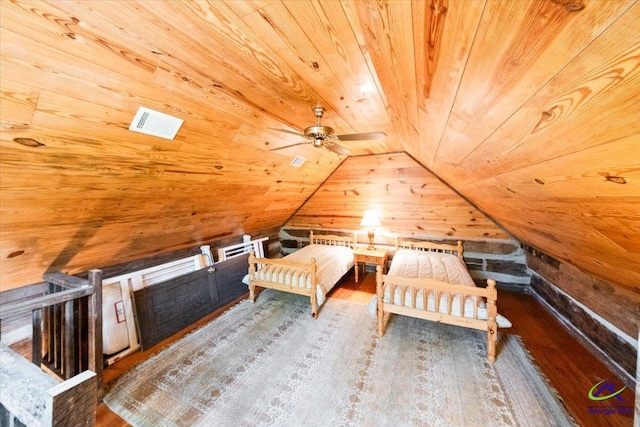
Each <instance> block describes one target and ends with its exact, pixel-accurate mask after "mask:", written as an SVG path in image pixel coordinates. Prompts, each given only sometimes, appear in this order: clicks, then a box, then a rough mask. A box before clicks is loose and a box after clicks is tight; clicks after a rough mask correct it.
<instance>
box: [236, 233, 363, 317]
mask: <svg viewBox="0 0 640 427" xmlns="http://www.w3.org/2000/svg"><path fill="white" fill-rule="evenodd" d="M355 245H356V236H355V234H354V236H353V237H351V238H348V237H344V236H334V235H321V236H314V234H313V232H311V233H310V235H309V245H307V246H305V247H303V248H302V249H300V250H298V251H296V252H294V253H292V254H289V255H287V256H285V257H284V258H279V259H272V258H257V257H256V256H255V255H254V253H253V252H251V254H250V255H249V277H248V281H249V283H248V284H249V298H250V299H251V302H254V301H255V299H256V295H255V288H256V286H260V287H262V288H270V289H276V290H279V291H285V292H291V293H294V294H300V295H306V296H308V297H309V301H310V303H311V315H312V316H313V317H314V318H315V317H317V316H318V308H319V307H320V306H321V305H322V304H323V303H324V301H325V299H326V296H327V293H328V292H329V291H330V290H331V289H332V288H333V287H334V286H335V285H336V283H338V281H339V280H340V279H341V278H342V276H344V275H345V274H346V273H347V271H349V270H350V269H351V267H353V248H354V247H355Z"/></svg>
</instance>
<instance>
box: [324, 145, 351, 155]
mask: <svg viewBox="0 0 640 427" xmlns="http://www.w3.org/2000/svg"><path fill="white" fill-rule="evenodd" d="M324 148H326V149H327V150H330V151H333V152H334V153H336V154H339V155H348V154H351V151H349V150H347V149H346V148H344V147H343V146H342V145H338V144H335V143H334V144H326V145H325V146H324Z"/></svg>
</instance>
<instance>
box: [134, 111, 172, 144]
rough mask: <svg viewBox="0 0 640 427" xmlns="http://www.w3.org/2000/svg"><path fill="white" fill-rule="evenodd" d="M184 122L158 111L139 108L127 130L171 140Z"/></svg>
mask: <svg viewBox="0 0 640 427" xmlns="http://www.w3.org/2000/svg"><path fill="white" fill-rule="evenodd" d="M183 122H184V120H182V119H179V118H177V117H173V116H170V115H168V114H164V113H160V112H159V111H154V110H150V109H148V108H145V107H140V108H139V109H138V112H137V113H136V116H135V117H134V118H133V122H131V126H129V130H132V131H135V132H140V133H146V134H147V135H153V136H159V137H160V138H166V139H173V138H175V136H176V134H177V133H178V129H180V126H182V123H183Z"/></svg>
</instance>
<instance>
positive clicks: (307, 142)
mask: <svg viewBox="0 0 640 427" xmlns="http://www.w3.org/2000/svg"><path fill="white" fill-rule="evenodd" d="M303 144H311V142H310V141H304V142H298V143H297V144H291V145H285V146H284V147H278V148H272V149H271V150H269V151H277V150H284V149H285V148H290V147H295V146H297V145H303Z"/></svg>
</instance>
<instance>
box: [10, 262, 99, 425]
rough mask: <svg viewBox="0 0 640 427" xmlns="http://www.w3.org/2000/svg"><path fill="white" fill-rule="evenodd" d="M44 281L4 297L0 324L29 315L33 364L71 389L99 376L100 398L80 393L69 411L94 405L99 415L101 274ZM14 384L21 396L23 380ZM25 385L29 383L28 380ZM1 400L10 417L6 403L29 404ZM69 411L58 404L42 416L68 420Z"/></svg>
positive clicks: (52, 276) (61, 276)
mask: <svg viewBox="0 0 640 427" xmlns="http://www.w3.org/2000/svg"><path fill="white" fill-rule="evenodd" d="M44 279H45V282H42V283H38V284H35V285H31V286H27V287H24V288H19V289H15V290H10V291H5V292H3V293H2V294H1V295H0V296H1V300H0V321H3V322H4V321H5V320H7V319H12V318H15V317H17V316H20V315H23V314H25V313H31V320H32V322H31V323H32V340H31V343H32V344H31V361H32V363H33V364H34V365H36V366H37V367H38V368H42V369H43V370H44V371H48V372H49V373H50V374H53V375H54V376H57V377H58V378H59V379H60V380H62V381H64V382H63V384H68V385H69V386H72V385H73V384H76V383H77V378H79V376H80V374H81V373H85V372H87V371H91V372H93V373H95V380H96V381H95V384H96V386H95V389H96V390H95V391H96V393H88V394H84V397H83V393H77V394H75V395H74V397H73V399H72V401H69V402H68V405H70V406H71V407H77V406H78V405H80V406H86V405H92V406H93V408H94V409H95V405H96V404H97V403H98V401H100V400H101V399H102V391H103V382H102V369H103V355H102V272H101V271H100V270H91V271H90V272H89V276H88V280H85V279H81V278H79V277H75V276H68V275H65V274H62V273H51V274H45V276H44ZM85 376H87V375H85ZM16 381H17V383H16V384H17V385H14V387H15V388H16V391H15V393H16V394H17V393H19V390H17V389H18V388H19V387H20V385H19V383H20V378H17V379H16ZM25 381H26V382H29V380H28V379H25ZM92 381H93V379H92ZM42 382H43V383H45V382H46V381H42ZM44 386H46V384H44ZM82 387H87V386H86V384H85V385H83V386H82ZM91 388H93V386H91ZM3 394H4V393H3ZM8 394H11V393H8ZM13 397H15V396H13ZM78 399H79V400H80V402H79V401H78ZM1 400H2V403H3V406H5V409H6V410H9V411H11V408H7V407H6V405H5V401H8V402H10V403H11V404H14V405H15V404H28V402H20V400H19V399H13V398H12V397H11V396H6V395H4V396H1ZM58 400H59V399H58ZM82 400H84V401H82ZM87 400H91V401H90V402H89V401H87ZM16 402H17V403H16ZM71 409H72V408H67V407H65V402H56V406H55V408H53V409H52V408H48V409H47V408H45V409H44V411H45V412H47V411H50V410H54V411H58V414H55V413H54V414H49V415H51V416H52V417H53V418H55V419H60V417H62V419H66V418H65V415H64V414H65V413H67V412H69V415H70V416H71V414H72V413H73V410H71ZM28 410H35V409H34V408H28ZM39 410H40V411H42V410H43V408H40V409H39ZM12 412H14V411H12ZM15 412H18V413H19V412H20V410H18V411H15ZM94 412H95V411H94ZM38 416H39V415H38ZM69 419H71V418H69Z"/></svg>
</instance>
